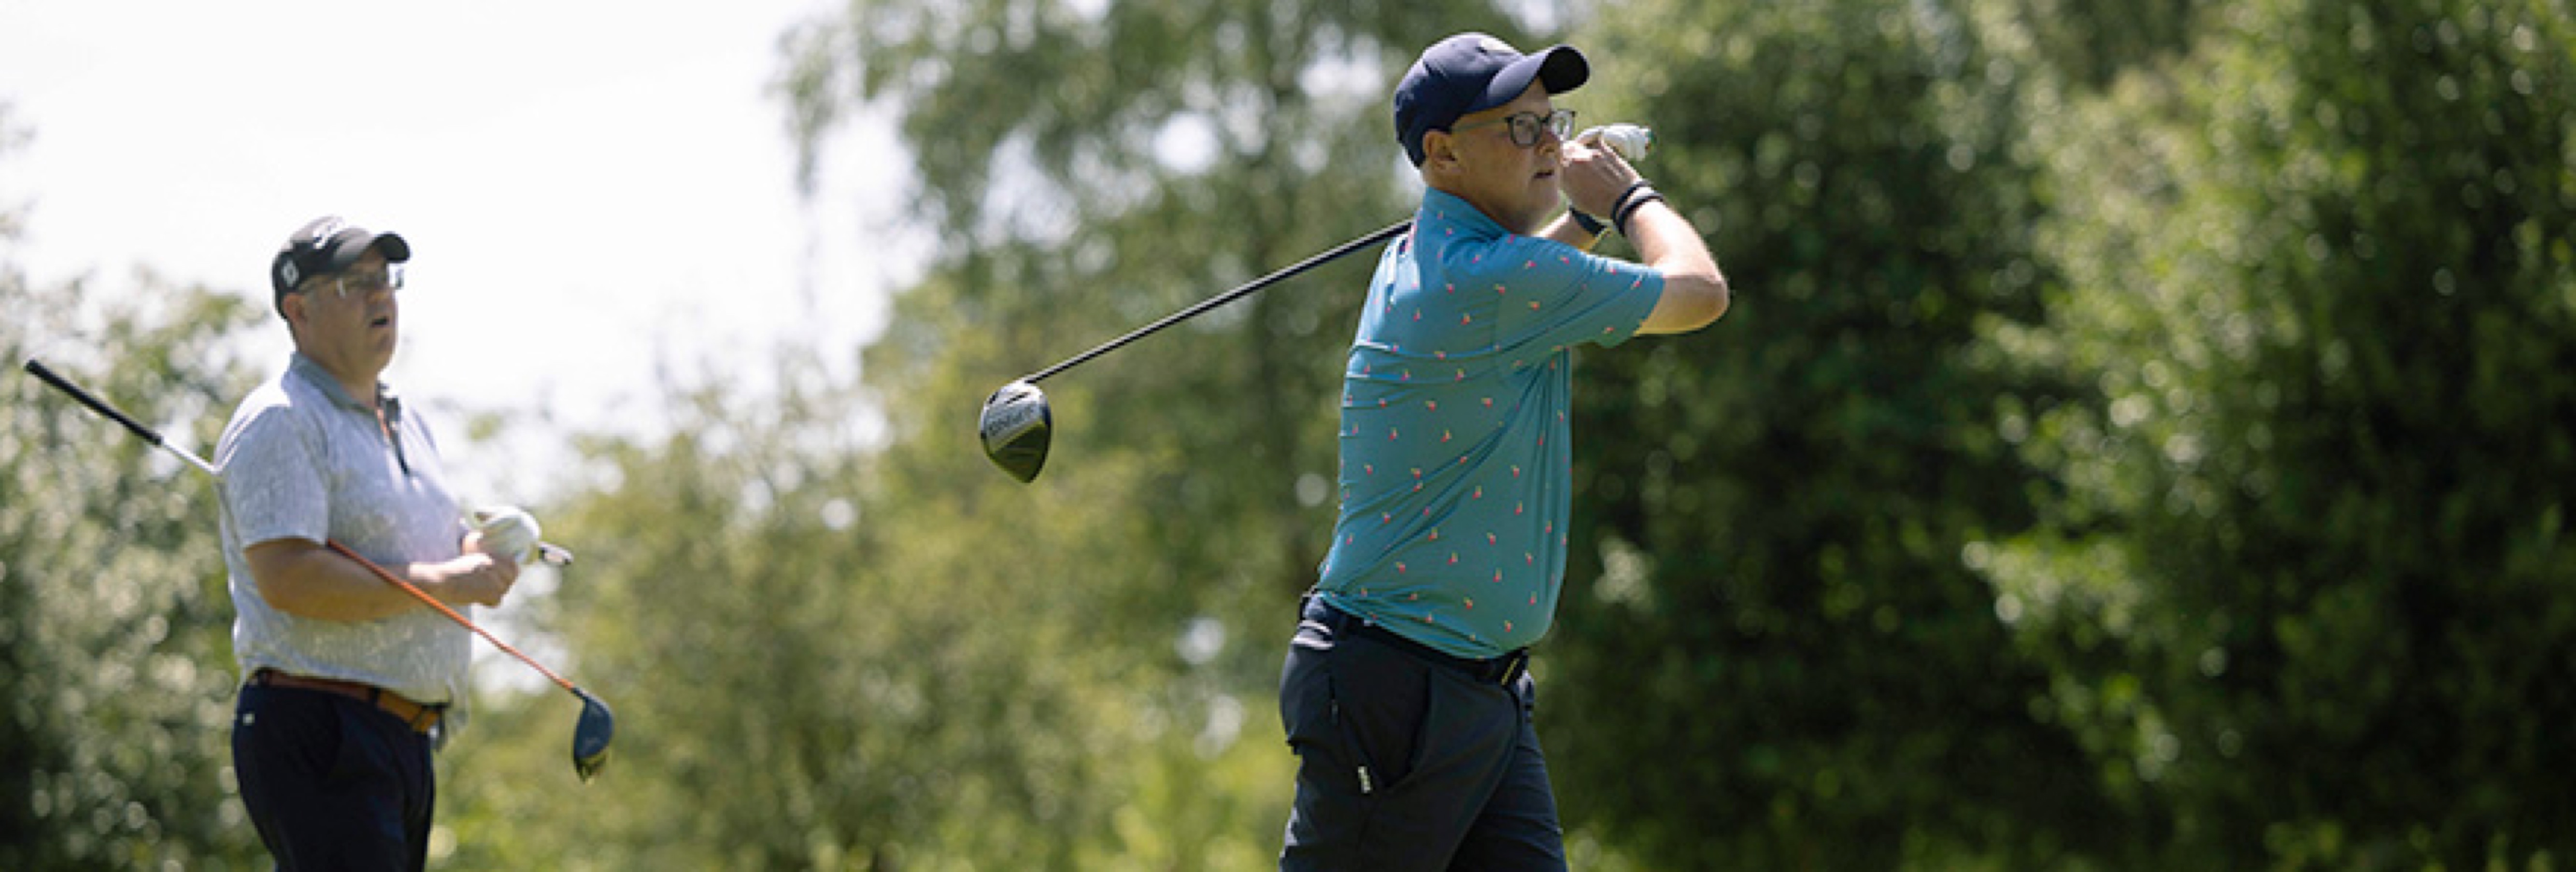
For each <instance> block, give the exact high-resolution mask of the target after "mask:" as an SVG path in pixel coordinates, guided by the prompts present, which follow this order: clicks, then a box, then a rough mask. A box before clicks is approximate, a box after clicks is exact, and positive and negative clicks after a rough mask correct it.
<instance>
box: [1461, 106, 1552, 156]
mask: <svg viewBox="0 0 2576 872" xmlns="http://www.w3.org/2000/svg"><path fill="white" fill-rule="evenodd" d="M1496 124H1509V125H1511V128H1512V144H1513V145H1517V146H1520V147H1522V148H1535V147H1537V145H1538V134H1539V131H1541V130H1545V131H1548V132H1550V133H1554V134H1556V138H1558V139H1564V138H1565V137H1566V135H1567V134H1570V133H1573V132H1574V110H1572V109H1559V110H1556V111H1554V112H1550V113H1548V114H1545V115H1540V114H1538V113H1536V112H1522V113H1518V114H1515V115H1505V116H1503V117H1501V118H1496V119H1493V120H1491V121H1478V122H1476V123H1474V124H1461V125H1458V126H1456V127H1452V128H1449V132H1450V133H1453V134H1454V133H1461V132H1465V131H1469V130H1474V129H1476V128H1479V127H1492V126H1494V125H1496Z"/></svg>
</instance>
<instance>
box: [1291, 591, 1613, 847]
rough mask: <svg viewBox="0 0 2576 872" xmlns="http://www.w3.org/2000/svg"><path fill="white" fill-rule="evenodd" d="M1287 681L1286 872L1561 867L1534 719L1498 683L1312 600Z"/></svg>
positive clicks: (1529, 685) (1529, 695)
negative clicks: (1290, 783)
mask: <svg viewBox="0 0 2576 872" xmlns="http://www.w3.org/2000/svg"><path fill="white" fill-rule="evenodd" d="M1301 617H1302V618H1303V619H1302V620H1300V621H1299V622H1298V627H1297V635H1296V637H1295V638H1294V639H1293V640H1292V642H1291V644H1290V645H1289V647H1288V662H1287V665H1286V666H1285V667H1284V668H1283V669H1282V670H1281V674H1280V677H1279V718H1280V721H1281V723H1282V725H1283V726H1285V727H1286V728H1287V731H1288V746H1289V748H1291V749H1293V750H1294V751H1296V753H1297V798H1296V804H1295V805H1294V807H1292V808H1291V809H1290V810H1289V813H1288V838H1287V847H1286V849H1285V850H1284V851H1282V852H1281V854H1280V856H1279V868H1280V869H1282V870H1321V869H1336V870H1373V872H1374V870H1387V872H1395V870H1445V869H1461V870H1466V869H1473V870H1518V869H1547V870H1561V869H1564V868H1565V833H1564V830H1563V828H1561V827H1560V826H1558V824H1557V817H1556V796H1555V792H1554V790H1553V789H1552V788H1551V787H1550V786H1549V785H1548V780H1547V760H1546V758H1545V757H1544V756H1543V755H1542V754H1541V753H1540V752H1539V746H1538V731H1537V729H1536V728H1535V726H1534V725H1533V724H1532V721H1531V715H1532V714H1533V713H1534V712H1535V711H1536V707H1537V686H1536V684H1535V683H1533V682H1532V681H1531V680H1530V677H1529V676H1528V675H1527V674H1523V673H1521V672H1519V671H1518V670H1513V671H1511V672H1510V673H1508V674H1507V675H1505V676H1504V677H1502V678H1501V679H1500V681H1499V682H1498V681H1497V680H1496V678H1495V676H1493V675H1471V674H1469V672H1468V671H1466V670H1462V669H1459V668H1455V667H1454V662H1444V659H1443V658H1442V655H1440V654H1439V653H1438V652H1434V651H1430V650H1429V649H1427V648H1420V647H1419V646H1416V645H1413V644H1412V643H1409V642H1403V641H1401V640H1394V639H1390V638H1387V637H1385V636H1383V635H1381V634H1380V633H1379V632H1376V631H1370V632H1363V631H1362V630H1361V628H1359V626H1358V623H1359V621H1358V619H1356V618H1353V617H1350V616H1348V615H1344V614H1342V613H1341V612H1339V611H1336V610H1334V609H1333V608H1332V607H1330V606H1327V605H1325V604H1324V603H1323V602H1322V601H1320V600H1309V601H1308V602H1307V603H1306V607H1305V609H1304V612H1303V615H1302V616H1301Z"/></svg>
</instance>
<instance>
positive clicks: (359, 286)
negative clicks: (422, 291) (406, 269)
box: [331, 264, 403, 300]
mask: <svg viewBox="0 0 2576 872" xmlns="http://www.w3.org/2000/svg"><path fill="white" fill-rule="evenodd" d="M331 284H332V287H334V288H336V289H337V292H338V293H339V295H340V299H343V300H346V299H348V298H349V295H351V294H356V295H358V296H361V297H364V296H366V295H368V294H372V293H375V292H377V291H399V290H402V286H403V271H402V267H401V266H400V265H394V264H389V265H387V266H386V267H385V268H384V269H380V270H370V271H368V272H350V273H341V274H340V277H339V278H336V279H332V280H331Z"/></svg>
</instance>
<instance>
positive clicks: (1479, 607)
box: [1279, 33, 1727, 872]
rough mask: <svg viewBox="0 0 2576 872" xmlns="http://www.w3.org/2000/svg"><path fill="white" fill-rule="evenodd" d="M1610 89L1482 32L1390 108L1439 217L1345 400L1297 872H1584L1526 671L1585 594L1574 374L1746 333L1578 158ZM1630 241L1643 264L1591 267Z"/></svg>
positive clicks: (1302, 623)
mask: <svg viewBox="0 0 2576 872" xmlns="http://www.w3.org/2000/svg"><path fill="white" fill-rule="evenodd" d="M1589 76H1590V67H1589V65H1588V63H1587V62H1586V60H1585V59H1584V56H1583V54H1582V53H1581V52H1579V51H1576V50H1575V49H1574V48H1572V47H1570V46H1563V45H1559V46H1555V47H1552V48H1549V49H1546V50H1544V51H1540V52H1538V53H1535V54H1522V53H1521V52H1519V51H1518V50H1516V49H1514V48H1512V47H1511V46H1510V45H1508V44H1506V43H1504V42H1503V41H1502V40H1499V39H1496V38H1494V37H1492V36H1487V35H1485V34H1481V33H1465V34H1460V35H1457V36H1452V37H1449V38H1447V39H1444V40H1441V41H1440V42H1438V43H1435V44H1433V45H1432V46H1431V47H1430V48H1429V49H1426V50H1425V51H1423V53H1422V56H1421V58H1420V59H1419V60H1418V61H1416V62H1415V63H1414V65H1413V66H1412V68H1411V69H1409V70H1407V71H1406V72H1405V74H1404V78H1403V80H1402V81H1400V82H1398V83H1397V85H1396V89H1395V131H1396V138H1397V140H1398V141H1399V142H1401V143H1402V144H1403V146H1404V150H1405V153H1406V155H1407V156H1408V157H1410V158H1411V159H1412V161H1413V164H1414V165H1415V166H1416V167H1419V168H1420V171H1421V174H1422V181H1423V186H1424V187H1425V188H1426V190H1425V191H1424V192H1423V197H1422V206H1421V210H1420V211H1419V212H1418V213H1417V214H1416V215H1415V219H1414V225H1413V230H1412V232H1411V233H1410V234H1408V235H1406V236H1404V237H1401V238H1399V239H1398V240H1396V241H1395V242H1394V243H1393V244H1391V245H1390V246H1388V248H1387V251H1386V254H1385V255H1384V257H1383V258H1382V259H1381V260H1380V261H1379V263H1378V267H1377V272H1376V274H1375V275H1374V276H1372V277H1371V278H1370V280H1369V287H1368V301H1367V304H1366V308H1365V310H1364V311H1363V312H1362V314H1361V316H1360V324H1359V331H1358V335H1357V336H1356V337H1355V338H1354V339H1353V340H1352V342H1351V351H1350V358H1349V361H1348V364H1347V368H1346V369H1345V370H1344V372H1343V375H1342V378H1343V393H1342V415H1341V430H1340V434H1339V436H1340V442H1341V466H1342V468H1341V511H1340V518H1339V520H1338V521H1337V522H1336V523H1335V524H1334V527H1333V541H1332V548H1331V551H1330V553H1329V554H1328V555H1327V556H1326V557H1325V558H1324V563H1323V567H1322V578H1321V581H1320V582H1319V583H1318V584H1317V585H1316V588H1315V591H1314V593H1313V594H1312V595H1311V596H1309V597H1308V598H1307V599H1306V601H1305V603H1304V606H1303V608H1302V610H1301V615H1300V620H1299V622H1298V627H1297V631H1296V635H1295V637H1294V638H1293V640H1292V642H1291V644H1290V646H1289V650H1288V657H1287V663H1286V666H1285V668H1284V669H1283V671H1282V674H1281V676H1280V686H1279V711H1280V718H1281V720H1282V722H1283V724H1284V726H1285V727H1286V729H1287V734H1288V744H1289V747H1290V748H1292V749H1293V750H1294V751H1295V752H1296V754H1297V756H1298V768H1297V792H1296V801H1295V805H1294V807H1293V809H1292V810H1291V811H1290V813H1289V818H1288V831H1287V843H1286V848H1285V850H1284V851H1283V852H1282V853H1281V855H1280V864H1279V865H1280V868H1282V869H1298V870H1304V869H1348V870H1376V872H1386V870H1440V869H1476V870H1494V869H1503V870H1516V869H1563V868H1565V847H1564V832H1563V828H1562V827H1561V826H1559V824H1558V822H1557V814H1556V799H1555V794H1554V789H1553V788H1552V787H1551V786H1550V785H1549V783H1548V777H1547V763H1546V760H1545V758H1544V756H1543V755H1542V754H1541V752H1540V750H1539V741H1538V733H1537V731H1536V730H1535V728H1534V727H1533V725H1532V720H1531V718H1532V714H1533V712H1534V711H1535V706H1536V689H1535V686H1534V683H1533V682H1532V681H1531V678H1530V676H1529V674H1528V670H1527V665H1528V662H1529V646H1530V645H1531V644H1533V643H1535V642H1537V641H1538V640H1539V638H1540V637H1541V636H1543V635H1545V634H1546V633H1547V628H1548V624H1549V622H1550V620H1551V618H1552V617H1553V615H1554V614H1555V611H1556V600H1557V595H1558V593H1559V591H1560V589H1561V587H1562V584H1563V582H1564V578H1565V552H1566V547H1567V545H1568V544H1569V542H1568V539H1567V533H1566V530H1567V515H1568V512H1569V510H1570V506H1571V502H1572V501H1571V491H1572V474H1571V468H1572V463H1573V460H1572V458H1573V450H1572V449H1573V446H1572V438H1571V437H1572V433H1571V430H1570V428H1569V426H1568V423H1567V414H1568V410H1569V408H1570V407H1571V405H1572V393H1571V382H1572V379H1571V375H1572V370H1573V349H1574V348H1576V347H1577V346H1581V345H1587V344H1591V345H1599V346H1603V347H1609V346H1615V345H1618V344H1620V343H1622V342H1625V341H1627V340H1628V338H1629V337H1631V336H1635V335H1638V334H1643V333H1655V334H1661V333H1685V332H1689V331H1692V330H1697V329H1699V328H1701V327H1704V326H1707V325H1708V324H1709V323H1710V322H1713V321H1715V320H1717V318H1718V317H1719V316H1720V315H1723V314H1725V312H1726V307H1727V287H1726V279H1725V277H1724V276H1722V275H1720V274H1719V273H1718V270H1717V263H1716V261H1715V260H1714V259H1713V258H1711V257H1710V255H1709V252H1708V247H1707V246H1706V244H1704V243H1703V242H1701V240H1700V237H1699V233H1698V231H1696V230H1694V229H1692V227H1691V225H1690V224H1689V222H1687V221H1685V220H1683V218H1682V217H1681V215H1680V213H1678V212H1676V211H1674V210H1673V209H1672V208H1671V207H1669V206H1668V205H1666V204H1665V203H1664V201H1663V196H1662V195H1661V194H1660V193H1658V192H1657V191H1656V190H1655V189H1654V187H1653V186H1652V185H1649V184H1647V183H1646V182H1645V181H1644V180H1642V179H1640V178H1639V177H1638V175H1637V172H1636V170H1635V169H1633V168H1631V167H1630V166H1629V165H1628V163H1627V162H1626V161H1624V160H1622V159H1621V158H1620V157H1619V156H1618V155H1616V154H1615V153H1613V152H1611V151H1610V150H1609V149H1607V148H1603V147H1600V143H1598V142H1597V141H1571V140H1568V139H1567V138H1566V137H1567V136H1568V134H1569V133H1570V132H1571V131H1572V130H1573V129H1574V128H1573V123H1572V122H1573V116H1574V113H1573V112H1572V111H1571V110H1568V109H1564V108H1561V107H1559V106H1557V105H1556V103H1555V100H1554V98H1555V97H1556V96H1558V95H1561V94H1565V93H1567V92H1569V91H1572V90H1574V89H1575V88H1576V87H1578V86H1580V85H1582V84H1583V82H1584V80H1585V79H1586V78H1588V77H1589ZM1569 202H1570V204H1571V205H1572V207H1573V211H1571V212H1567V211H1565V206H1566V205H1567V204H1568V203H1569ZM1614 230H1615V231H1616V232H1619V233H1622V234H1625V235H1626V236H1627V237H1628V239H1629V241H1630V242H1631V243H1633V244H1634V246H1635V248H1636V250H1637V251H1638V253H1639V254H1640V255H1641V256H1642V257H1643V259H1644V262H1642V263H1636V262H1629V261H1624V260H1616V259H1612V258H1605V257H1597V256H1594V255H1592V254H1590V253H1588V249H1590V247H1591V246H1592V245H1593V243H1594V242H1595V241H1597V240H1598V239H1599V237H1600V234H1602V233H1606V232H1611V231H1614Z"/></svg>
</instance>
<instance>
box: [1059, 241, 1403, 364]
mask: <svg viewBox="0 0 2576 872" xmlns="http://www.w3.org/2000/svg"><path fill="white" fill-rule="evenodd" d="M1411 229H1413V219H1411V218H1407V219H1404V220H1402V221H1398V222H1395V223H1394V224H1392V225H1389V226H1388V227H1387V228H1386V229H1384V230H1380V231H1377V232H1375V233H1371V234H1369V235H1367V236H1362V237H1360V238H1358V239H1354V240H1351V241H1349V242H1345V243H1342V244H1340V245H1336V246H1333V248H1332V249H1331V250H1328V251H1325V252H1324V253H1322V254H1318V255H1315V256H1313V257H1309V258H1307V259H1305V260H1301V261H1298V262H1296V263H1294V264H1291V265H1289V266H1288V267H1286V268H1284V269H1281V270H1279V271H1278V272H1274V273H1271V274H1269V275H1266V276H1262V277H1260V278H1257V279H1253V280H1252V281H1250V282H1247V283H1245V284H1244V285H1243V286H1242V287H1239V288H1235V289H1234V290H1231V291H1227V292H1225V293H1222V294H1218V295H1216V296H1213V297H1209V298H1207V299H1205V300H1201V301H1199V302H1198V303H1197V304H1196V305H1192V306H1191V307H1189V308H1187V309H1182V310H1180V311H1178V312H1174V313H1172V314H1169V315H1165V316H1163V319H1162V320H1160V321H1156V322H1154V323H1151V324H1147V325H1145V326H1143V327H1138V328H1136V329H1135V330H1132V331H1129V332H1128V334H1127V335H1125V336H1121V337H1118V338H1116V339H1112V340H1109V341H1107V342H1103V343H1101V344H1100V345H1099V347H1096V348H1093V349H1091V350H1090V351H1085V352H1083V353H1081V354H1077V355H1074V356H1072V357H1070V358H1067V359H1066V360H1065V361H1064V362H1063V363H1059V364H1056V365H1054V366H1050V367H1047V368H1045V369H1042V370H1038V371H1037V372H1034V373H1030V374H1029V375H1028V377H1026V378H1022V379H1020V380H1021V381H1024V382H1028V383H1030V384H1036V383H1038V380H1040V379H1044V378H1046V377H1047V376H1051V375H1054V374H1056V373H1059V372H1063V371H1065V370H1068V369H1072V368H1074V367H1076V366H1079V365H1081V364H1082V362H1083V361H1086V360H1090V359H1092V358H1095V357H1099V356H1101V355H1103V354H1108V353H1109V352H1112V351H1116V350H1118V347H1119V346H1122V345H1126V344H1127V343H1130V342H1134V341H1136V340H1139V339H1143V338H1145V337H1147V336H1151V335H1154V333H1156V332H1157V331H1160V330H1162V329H1163V328H1165V327H1169V326H1172V325H1174V324H1178V323H1181V322H1183V321H1187V320H1189V319H1191V318H1195V317H1198V316H1199V314H1200V313H1202V312H1206V311H1207V310H1209V309H1214V308H1216V307H1218V306H1222V305H1225V304H1227V303H1231V302H1234V301H1235V300H1238V299H1241V298H1243V296H1244V295H1246V294H1250V293H1252V292H1254V291H1258V290H1261V289H1262V288H1266V287H1269V286H1271V285H1274V284H1278V283H1279V282H1282V281H1285V280H1287V279H1289V278H1292V277H1294V276H1296V275H1297V274H1298V273H1302V272H1305V271H1307V270H1310V269H1314V268H1316V267H1319V266H1322V265H1324V264H1327V263H1331V262H1333V261H1336V260H1340V259H1341V258H1342V257H1343V256H1344V255H1347V254H1350V253H1351V252H1354V251H1358V250H1360V249H1363V248H1367V247H1369V246H1372V245H1376V244H1378V243H1380V242H1385V241H1387V240H1389V239H1393V238H1395V237H1397V236H1398V235H1401V234H1403V233H1404V232H1405V231H1407V230H1411Z"/></svg>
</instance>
